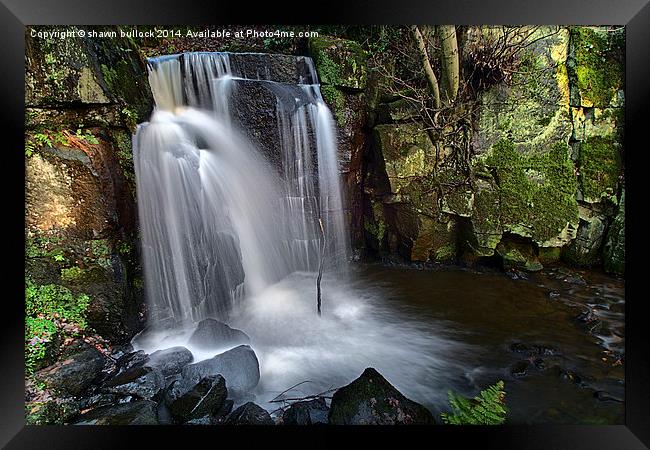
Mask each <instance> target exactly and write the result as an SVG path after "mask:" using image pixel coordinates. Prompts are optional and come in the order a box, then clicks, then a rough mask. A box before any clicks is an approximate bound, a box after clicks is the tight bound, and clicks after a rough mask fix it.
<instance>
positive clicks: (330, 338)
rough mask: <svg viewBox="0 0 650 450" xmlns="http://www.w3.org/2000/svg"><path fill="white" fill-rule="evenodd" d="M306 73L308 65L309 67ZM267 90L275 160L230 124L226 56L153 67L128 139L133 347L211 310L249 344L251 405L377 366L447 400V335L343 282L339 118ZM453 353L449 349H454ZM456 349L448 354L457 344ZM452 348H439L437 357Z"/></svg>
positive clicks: (298, 96) (230, 77)
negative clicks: (147, 111)
mask: <svg viewBox="0 0 650 450" xmlns="http://www.w3.org/2000/svg"><path fill="white" fill-rule="evenodd" d="M308 62H309V65H308V68H309V70H310V72H311V76H310V77H309V78H311V80H307V81H310V82H311V81H314V76H315V72H314V70H313V66H312V65H311V60H309V61H308ZM259 73H262V74H265V75H263V78H267V79H263V80H259V83H263V85H264V86H266V87H267V88H268V89H269V90H270V91H271V92H273V93H274V94H275V95H276V97H277V103H276V115H277V127H278V133H279V139H280V147H281V148H280V149H278V152H279V154H280V156H281V158H280V161H281V167H280V168H278V167H274V166H273V165H272V164H271V163H270V162H269V161H268V160H267V159H266V157H265V156H263V155H262V153H261V152H260V149H258V148H256V147H255V146H254V145H253V144H252V143H251V142H249V140H248V139H247V137H246V136H247V132H248V130H245V129H244V130H238V129H237V124H236V123H234V122H235V121H234V120H233V117H234V116H235V114H234V113H235V112H236V111H234V110H233V109H232V108H233V102H232V99H233V98H234V97H235V96H236V95H239V94H238V91H237V83H238V82H239V81H241V80H242V78H241V77H240V74H237V72H236V70H235V69H234V68H233V67H232V65H231V61H230V58H229V55H228V54H224V53H198V54H184V55H183V56H182V57H179V56H178V55H172V56H169V57H161V58H158V59H155V60H152V61H150V76H149V80H150V85H151V88H152V91H153V94H154V98H155V102H156V109H155V111H154V113H153V115H152V117H151V120H150V122H148V123H145V124H142V125H140V126H139V127H138V131H137V133H136V136H135V137H134V161H135V168H136V176H137V189H138V209H139V218H140V227H141V234H142V242H143V257H144V269H145V283H146V294H147V299H148V305H149V308H150V317H149V325H150V329H149V330H148V331H147V332H145V333H143V334H142V335H140V336H138V338H137V339H135V340H134V346H135V347H136V349H143V350H145V351H146V352H148V353H151V352H153V351H155V350H157V349H162V348H168V347H171V346H175V345H185V346H187V347H188V348H189V349H190V350H191V351H192V352H193V354H194V358H195V361H199V360H202V359H205V358H209V357H212V356H214V355H215V354H218V353H220V352H222V351H225V350H227V348H223V349H220V348H215V349H213V350H211V351H201V350H198V349H195V348H192V347H191V346H189V345H188V344H187V340H188V338H189V335H190V333H191V331H192V327H193V325H194V324H195V323H196V322H197V321H199V320H201V319H203V318H205V317H215V318H218V319H221V320H224V321H227V322H228V323H229V324H230V325H231V326H233V327H236V328H239V329H241V330H243V331H244V332H246V333H247V334H248V335H249V336H250V337H251V346H252V347H253V349H254V350H255V352H256V354H257V356H258V358H259V360H260V368H261V381H260V384H259V386H258V388H257V391H256V394H257V400H256V401H257V402H258V403H259V404H261V405H262V406H263V407H265V408H267V409H269V410H272V409H274V408H275V407H277V406H278V405H275V404H270V403H267V402H268V401H269V400H271V399H272V398H273V397H275V395H277V394H279V393H280V392H281V391H283V390H285V389H287V388H289V387H290V386H292V385H294V384H296V383H300V382H303V381H307V380H308V381H309V383H305V384H303V385H301V386H300V388H299V391H294V392H291V393H289V394H290V395H294V396H301V395H303V394H307V393H309V394H313V393H318V392H322V391H324V390H327V389H330V388H334V387H339V386H342V385H344V384H347V383H349V382H350V381H351V380H352V379H354V378H356V377H357V376H358V375H359V374H360V373H361V372H362V371H363V369H364V368H366V367H370V366H372V367H375V368H376V369H377V370H379V371H380V372H381V373H382V374H383V375H384V376H385V377H386V378H387V379H388V380H389V381H390V382H392V383H393V384H394V385H396V386H397V387H398V388H399V389H400V390H402V392H404V393H405V394H406V395H407V396H410V397H411V398H413V399H414V400H418V401H421V402H423V403H425V404H428V405H431V404H433V403H437V402H440V401H444V398H441V397H444V395H445V394H444V390H441V389H440V386H448V385H449V379H448V378H449V376H450V375H448V374H450V373H458V372H457V371H456V370H451V368H452V366H453V365H454V363H452V362H451V359H450V358H449V356H448V355H449V353H450V352H451V351H452V349H453V348H455V347H454V344H452V343H451V341H450V340H448V339H446V338H444V337H443V336H442V332H441V331H440V330H435V329H432V325H431V324H430V323H427V324H424V323H421V322H419V321H418V320H417V319H416V318H412V317H410V318H409V317H405V316H402V315H398V314H396V313H395V312H394V311H391V310H390V309H388V308H387V307H386V306H384V305H383V302H382V300H383V295H385V293H383V292H382V291H381V290H380V289H377V288H374V287H372V286H368V285H363V284H359V283H356V282H355V281H354V279H351V278H348V277H346V276H345V272H346V269H347V267H346V264H347V258H348V255H349V241H348V231H347V229H346V226H345V220H344V217H345V214H344V211H345V201H344V198H343V196H342V192H341V181H340V175H339V168H338V162H337V146H336V134H335V131H334V123H333V120H332V115H331V113H330V111H329V109H328V108H327V106H326V105H325V103H324V102H323V100H322V98H321V95H320V90H319V86H318V85H317V84H295V85H291V84H283V83H277V82H274V81H272V80H268V77H269V75H268V73H269V71H268V68H267V70H264V68H260V70H258V74H259ZM319 217H320V218H322V220H323V228H324V230H325V234H326V237H325V241H324V242H325V243H326V249H325V254H324V259H325V261H326V265H327V268H328V271H327V273H326V275H325V277H324V279H323V282H322V286H323V316H322V317H319V316H318V315H317V314H316V273H315V271H317V270H318V265H319V262H320V259H321V244H322V243H323V241H322V240H321V235H320V227H319V225H318V218H319ZM456 347H457V346H456ZM456 351H457V348H456ZM442 352H444V353H445V357H444V358H443V357H441V356H438V354H439V353H442Z"/></svg>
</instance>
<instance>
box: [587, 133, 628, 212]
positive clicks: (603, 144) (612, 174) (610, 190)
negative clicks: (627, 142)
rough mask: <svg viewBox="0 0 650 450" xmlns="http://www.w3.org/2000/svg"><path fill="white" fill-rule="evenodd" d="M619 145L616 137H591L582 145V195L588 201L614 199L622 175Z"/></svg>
mask: <svg viewBox="0 0 650 450" xmlns="http://www.w3.org/2000/svg"><path fill="white" fill-rule="evenodd" d="M618 147H619V144H618V143H617V142H616V139H615V138H614V137H611V136H609V137H604V136H591V137H589V138H588V139H587V140H586V141H584V142H582V143H581V144H580V157H579V160H578V164H579V170H580V184H581V187H582V194H583V197H584V198H585V200H587V201H599V200H600V198H601V197H607V198H610V199H611V198H613V197H614V195H615V194H616V188H617V185H618V176H619V174H620V173H621V166H622V162H621V156H620V153H619V150H618Z"/></svg>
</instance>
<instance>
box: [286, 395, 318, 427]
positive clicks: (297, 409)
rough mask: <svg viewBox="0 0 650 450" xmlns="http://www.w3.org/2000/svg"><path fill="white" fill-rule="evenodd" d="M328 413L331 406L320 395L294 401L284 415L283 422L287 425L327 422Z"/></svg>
mask: <svg viewBox="0 0 650 450" xmlns="http://www.w3.org/2000/svg"><path fill="white" fill-rule="evenodd" d="M328 413H329V408H328V407H327V404H326V403H325V399H324V398H322V397H320V398H317V399H314V400H309V401H303V402H296V403H294V404H293V405H291V406H290V407H289V408H288V409H287V410H286V411H285V412H284V414H283V415H282V422H283V423H284V424H285V425H316V424H326V423H327V415H328Z"/></svg>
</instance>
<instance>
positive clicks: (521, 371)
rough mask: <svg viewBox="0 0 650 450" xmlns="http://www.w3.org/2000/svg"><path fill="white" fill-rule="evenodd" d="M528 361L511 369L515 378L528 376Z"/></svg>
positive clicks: (519, 363)
mask: <svg viewBox="0 0 650 450" xmlns="http://www.w3.org/2000/svg"><path fill="white" fill-rule="evenodd" d="M529 366H530V363H529V362H528V361H519V362H517V363H515V364H514V365H513V366H512V367H511V368H510V374H511V375H512V376H513V377H515V378H522V377H525V376H526V375H527V374H528V367H529Z"/></svg>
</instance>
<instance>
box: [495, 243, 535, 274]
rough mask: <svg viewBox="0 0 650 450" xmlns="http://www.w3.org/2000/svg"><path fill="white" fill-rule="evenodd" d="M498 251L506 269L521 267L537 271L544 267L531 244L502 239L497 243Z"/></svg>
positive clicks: (529, 270)
mask: <svg viewBox="0 0 650 450" xmlns="http://www.w3.org/2000/svg"><path fill="white" fill-rule="evenodd" d="M496 251H497V253H498V254H499V255H500V256H501V258H502V259H503V268H504V269H505V270H510V269H521V270H526V271H528V272H536V271H539V270H542V269H543V266H542V264H541V263H540V262H539V259H537V256H535V254H534V252H533V249H532V246H531V245H530V244H526V243H518V242H512V241H501V242H499V244H498V245H497V247H496Z"/></svg>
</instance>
